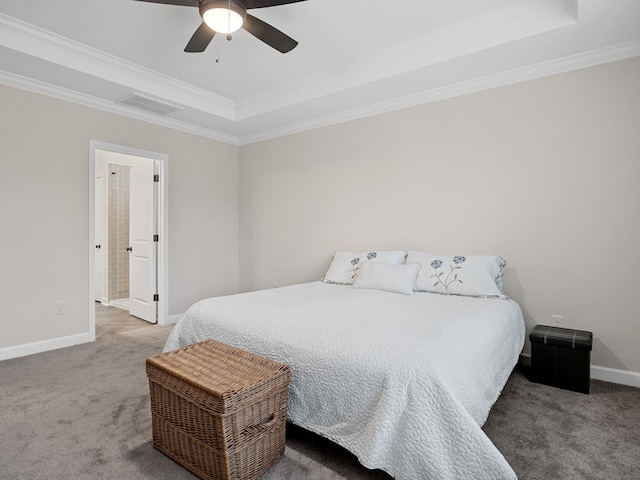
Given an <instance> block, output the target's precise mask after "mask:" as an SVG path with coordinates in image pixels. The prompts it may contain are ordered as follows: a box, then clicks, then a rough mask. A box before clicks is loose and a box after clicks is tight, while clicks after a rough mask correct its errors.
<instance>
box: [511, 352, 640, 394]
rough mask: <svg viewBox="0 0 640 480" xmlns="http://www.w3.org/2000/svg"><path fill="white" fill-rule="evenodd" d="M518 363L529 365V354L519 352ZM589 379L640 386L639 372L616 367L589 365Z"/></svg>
mask: <svg viewBox="0 0 640 480" xmlns="http://www.w3.org/2000/svg"><path fill="white" fill-rule="evenodd" d="M519 363H520V365H524V366H526V367H530V366H531V354H530V353H521V354H520V362H519ZM591 379H592V380H601V381H603V382H610V383H618V384H620V385H628V386H630V387H639V388H640V373H638V372H632V371H630V370H620V369H617V368H609V367H600V366H598V365H591Z"/></svg>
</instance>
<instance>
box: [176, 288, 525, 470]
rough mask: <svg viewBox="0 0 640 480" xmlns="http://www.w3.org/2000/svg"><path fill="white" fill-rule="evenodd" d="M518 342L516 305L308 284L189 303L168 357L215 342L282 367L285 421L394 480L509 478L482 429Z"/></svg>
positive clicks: (519, 318) (520, 328)
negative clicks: (286, 381)
mask: <svg viewBox="0 0 640 480" xmlns="http://www.w3.org/2000/svg"><path fill="white" fill-rule="evenodd" d="M524 337H525V326H524V320H523V317H522V312H521V310H520V307H519V306H518V304H517V303H515V302H513V301H512V300H508V299H506V300H505V299H496V298H473V297H463V296H454V295H440V294H434V293H415V294H413V295H401V294H397V293H390V292H384V291H379V290H366V289H354V288H352V287H350V286H344V285H330V284H325V283H322V282H311V283H305V284H298V285H292V286H289V287H282V288H274V289H269V290H261V291H256V292H249V293H242V294H238V295H230V296H225V297H217V298H209V299H206V300H202V301H200V302H197V303H195V304H194V305H193V306H192V307H190V308H189V310H188V311H187V312H186V313H185V314H184V315H183V317H182V318H181V319H180V320H179V322H178V323H177V324H176V326H175V327H174V328H173V330H172V332H171V333H170V335H169V338H168V339H167V342H166V345H165V348H164V350H165V351H168V350H173V349H177V348H180V347H183V346H186V345H189V344H191V343H195V342H199V341H202V340H205V339H209V338H213V339H215V340H218V341H220V342H223V343H227V344H229V345H233V346H235V347H238V348H241V349H244V350H247V351H250V352H252V353H255V354H259V355H263V356H265V357H268V358H271V359H274V360H277V361H280V362H284V363H287V364H288V365H290V366H291V371H292V379H291V383H290V386H289V406H288V419H289V421H291V422H292V423H294V424H296V425H299V426H301V427H303V428H306V429H308V430H310V431H313V432H315V433H318V434H320V435H322V436H324V437H326V438H328V439H330V440H332V441H334V442H336V443H338V444H339V445H342V446H343V447H345V448H346V449H347V450H349V451H351V452H352V453H354V454H355V455H356V456H357V458H358V460H359V461H360V462H361V463H362V464H363V465H364V466H366V467H368V468H379V469H382V470H384V471H386V472H387V473H389V474H390V475H392V476H393V477H395V478H396V479H397V480H415V479H431V478H433V479H439V480H446V479H461V478H464V479H492V480H501V479H505V480H506V479H515V478H516V475H515V473H514V471H513V470H512V469H511V467H510V466H509V464H508V463H507V461H506V460H505V459H504V457H503V456H502V454H501V453H500V452H499V451H498V450H497V448H496V447H495V446H494V445H493V444H492V442H491V441H490V440H489V438H488V437H487V436H486V435H485V434H484V432H483V431H482V429H481V427H482V425H483V424H484V422H485V421H486V418H487V416H488V414H489V410H490V409H491V406H492V405H493V403H494V402H495V401H496V400H497V398H498V396H499V395H500V392H501V391H502V388H503V387H504V385H505V383H506V381H507V379H508V378H509V375H510V374H511V371H512V370H513V367H514V366H515V365H516V363H517V361H518V356H519V354H520V352H521V350H522V347H523V344H524Z"/></svg>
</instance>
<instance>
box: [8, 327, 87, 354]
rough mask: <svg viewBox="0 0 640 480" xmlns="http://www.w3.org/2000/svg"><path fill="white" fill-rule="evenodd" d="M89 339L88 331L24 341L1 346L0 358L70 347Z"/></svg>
mask: <svg viewBox="0 0 640 480" xmlns="http://www.w3.org/2000/svg"><path fill="white" fill-rule="evenodd" d="M90 341H91V339H90V338H89V333H79V334H77V335H69V336H68V337H59V338H52V339H50V340H41V341H39V342H32V343H25V344H23V345H15V346H12V347H3V348H0V360H8V359H10V358H18V357H25V356H27V355H33V354H35V353H42V352H48V351H49V350H56V349H58V348H64V347H72V346H73V345H79V344H81V343H87V342H90Z"/></svg>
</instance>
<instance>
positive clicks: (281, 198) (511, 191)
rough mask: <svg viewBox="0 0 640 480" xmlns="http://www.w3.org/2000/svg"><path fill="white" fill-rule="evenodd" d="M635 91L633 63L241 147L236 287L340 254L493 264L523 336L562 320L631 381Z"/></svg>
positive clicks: (639, 267) (637, 329)
mask: <svg viewBox="0 0 640 480" xmlns="http://www.w3.org/2000/svg"><path fill="white" fill-rule="evenodd" d="M638 85H640V58H634V59H631V60H626V61H621V62H616V63H612V64H608V65H603V66H599V67H595V68H589V69H584V70H580V71H575V72H571V73H566V74H562V75H557V76H553V77H548V78H543V79H539V80H536V81H530V82H526V83H522V84H517V85H513V86H508V87H503V88H499V89H495V90H490V91H486V92H481V93H476V94H472V95H467V96H464V97H459V98H455V99H450V100H446V101H441V102H437V103H432V104H427V105H423V106H419V107H415V108H411V109H407V110H403V111H398V112H393V113H388V114H384V115H379V116H376V117H371V118H366V119H362V120H358V121H353V122H349V123H345V124H341V125H335V126H332V127H327V128H322V129H317V130H314V131H310V132H306V133H300V134H296V135H291V136H288V137H284V138H279V139H274V140H270V141H264V142H261V143H257V144H252V145H248V146H245V147H242V149H241V159H240V160H241V161H240V179H241V190H240V192H241V193H240V219H241V222H240V251H241V257H240V286H241V290H253V289H259V288H265V287H271V286H276V285H285V284H291V283H297V282H304V281H311V280H317V279H320V277H321V276H322V274H323V273H324V271H325V270H326V268H327V266H328V264H329V261H330V258H331V254H332V252H333V251H335V250H349V249H355V250H366V249H373V248H376V249H385V248H399V249H417V250H424V251H428V252H432V253H439V254H480V253H489V254H500V255H503V256H504V257H505V258H506V260H507V263H508V269H507V272H506V277H505V288H506V291H507V293H508V294H509V295H510V296H511V297H512V298H514V299H515V300H516V301H517V302H519V303H520V305H521V306H522V309H523V311H524V314H525V319H526V323H527V327H528V330H529V331H530V330H531V328H533V326H534V325H536V324H537V323H543V324H544V323H549V322H550V320H551V315H552V314H557V315H564V316H565V326H567V327H570V328H579V329H585V330H591V331H593V332H594V336H595V340H594V351H593V355H592V363H593V364H594V365H599V366H603V367H610V368H615V369H621V370H629V371H632V372H640V353H639V352H640V349H638V345H637V344H638V339H639V338H640V295H638V287H639V286H640V283H639V282H638V275H639V272H640V88H638ZM527 349H528V347H527Z"/></svg>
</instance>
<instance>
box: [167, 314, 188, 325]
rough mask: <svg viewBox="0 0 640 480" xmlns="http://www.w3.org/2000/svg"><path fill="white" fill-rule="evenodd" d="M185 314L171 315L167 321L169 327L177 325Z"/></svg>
mask: <svg viewBox="0 0 640 480" xmlns="http://www.w3.org/2000/svg"><path fill="white" fill-rule="evenodd" d="M183 315H184V313H180V314H178V315H170V316H169V318H168V319H167V325H175V324H176V323H178V321H179V320H180V319H181V318H182V316H183Z"/></svg>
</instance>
